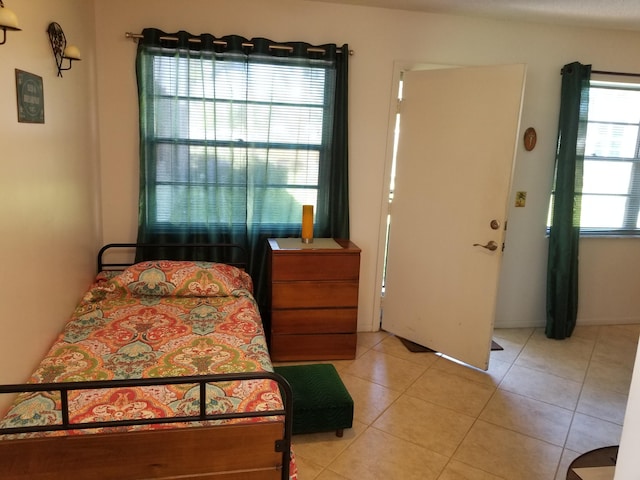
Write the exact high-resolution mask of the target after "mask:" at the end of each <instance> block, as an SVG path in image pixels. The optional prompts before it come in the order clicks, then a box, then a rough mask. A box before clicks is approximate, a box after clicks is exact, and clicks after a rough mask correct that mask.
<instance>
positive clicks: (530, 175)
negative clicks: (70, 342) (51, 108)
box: [96, 0, 640, 330]
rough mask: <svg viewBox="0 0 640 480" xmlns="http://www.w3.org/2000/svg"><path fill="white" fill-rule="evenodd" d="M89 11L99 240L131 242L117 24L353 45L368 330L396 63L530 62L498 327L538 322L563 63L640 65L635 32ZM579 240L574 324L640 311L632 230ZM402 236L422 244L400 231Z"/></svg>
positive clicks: (375, 312) (142, 3)
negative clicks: (529, 144) (523, 195)
mask: <svg viewBox="0 0 640 480" xmlns="http://www.w3.org/2000/svg"><path fill="white" fill-rule="evenodd" d="M96 19H97V20H96V32H97V58H98V62H97V63H98V65H99V69H98V80H99V89H98V93H99V102H100V106H99V111H100V139H101V141H100V145H101V151H100V155H101V158H102V181H103V184H102V189H103V192H104V195H103V203H102V205H103V219H104V223H103V228H104V240H105V241H127V240H134V239H135V232H136V201H137V175H138V167H137V161H138V160H137V151H138V150H137V149H138V144H137V134H138V133H137V107H136V82H135V73H134V59H135V50H136V47H135V44H134V43H133V42H132V41H131V40H126V39H125V38H124V33H125V32H126V31H133V32H139V31H141V30H142V28H144V27H157V28H161V29H163V30H165V31H167V32H173V31H177V30H187V31H190V32H192V33H202V32H209V33H213V34H214V35H216V36H222V35H227V34H240V35H243V36H246V37H249V38H250V37H252V36H263V37H268V38H271V39H273V40H281V41H287V40H304V41H307V42H309V43H313V44H321V43H326V42H336V43H349V46H350V48H352V49H353V50H355V55H354V56H353V57H352V58H351V61H350V142H351V143H350V145H351V147H350V158H351V166H350V176H351V199H350V201H351V219H352V220H351V232H352V240H353V241H354V242H355V243H357V244H358V245H359V246H360V247H361V248H362V249H363V255H362V270H361V292H360V316H359V322H358V323H359V328H360V330H371V329H375V328H377V323H378V319H379V288H378V285H379V280H380V265H381V260H382V249H381V245H382V233H383V223H382V220H383V219H384V216H385V214H386V212H385V211H384V207H385V198H386V189H387V182H388V180H387V179H388V175H389V158H388V152H389V150H390V149H389V143H388V140H389V138H390V135H389V125H390V111H391V110H390V109H391V106H392V102H391V98H392V93H393V89H394V84H393V79H394V69H396V68H398V66H399V65H411V64H417V63H436V64H445V65H447V64H448V65H490V64H502V63H525V64H527V65H528V74H527V86H526V93H525V99H524V110H523V116H522V126H523V127H524V128H526V127H528V126H534V127H535V128H536V129H537V131H538V145H537V147H536V149H535V150H533V151H532V152H526V151H525V150H524V148H522V147H520V149H519V150H518V152H517V166H516V170H515V175H514V186H513V191H514V192H515V191H520V190H522V191H526V192H527V193H528V196H527V205H526V207H525V208H517V209H516V208H515V207H511V208H510V217H509V229H508V233H507V250H506V251H505V254H504V263H503V276H502V281H501V286H500V294H499V299H498V308H497V311H498V316H497V325H498V326H532V325H543V324H544V321H545V281H546V278H545V275H546V273H545V272H546V261H547V260H546V254H547V240H546V238H545V221H546V215H547V205H548V196H549V191H550V185H551V177H552V171H553V159H554V148H555V142H556V131H557V130H556V128H557V116H558V104H559V101H558V97H559V91H560V68H561V66H562V65H564V64H565V63H569V62H571V61H574V60H579V61H582V62H584V63H592V64H593V65H594V68H597V69H604V70H617V71H631V72H640V56H638V55H637V52H636V46H637V45H638V44H639V43H640V33H631V32H616V31H606V30H596V29H580V28H567V27H560V26H548V25H538V24H528V23H508V22H500V21H492V20H487V19H473V18H465V17H453V16H445V15H432V14H419V13H414V12H403V11H394V10H386V9H377V8H366V7H357V6H345V5H335V4H330V3H321V2H304V1H292V0H271V1H270V2H263V1H256V0H247V1H245V2H243V3H242V6H241V7H239V6H238V3H237V2H236V1H232V0H218V1H211V0H189V1H184V2H180V4H179V5H178V4H177V3H176V2H173V1H170V0H153V1H151V0H135V1H132V0H112V1H110V2H96ZM513 198H514V194H512V200H513ZM511 203H512V204H513V201H512V202H511ZM434 234H440V233H439V232H437V231H434ZM582 243H583V249H582V256H581V262H582V267H583V269H582V273H581V294H582V296H581V301H580V313H579V315H580V320H579V322H581V323H596V322H597V323H617V322H638V321H640V313H639V312H640V296H637V295H630V294H629V293H630V292H633V291H637V289H638V286H640V285H639V284H640V279H639V277H638V275H637V266H638V264H639V263H640V241H636V240H618V239H611V240H584V241H583V242H582ZM407 248H416V249H419V248H422V247H421V245H420V242H419V241H415V240H413V239H407ZM621 259H624V261H620V260H621ZM604 287H606V288H604ZM618 301H619V303H618Z"/></svg>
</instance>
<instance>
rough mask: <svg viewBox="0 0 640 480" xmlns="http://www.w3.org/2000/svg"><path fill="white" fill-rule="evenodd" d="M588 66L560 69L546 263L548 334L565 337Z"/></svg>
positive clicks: (574, 306)
mask: <svg viewBox="0 0 640 480" xmlns="http://www.w3.org/2000/svg"><path fill="white" fill-rule="evenodd" d="M590 77H591V66H590V65H582V64H580V63H578V62H574V63H570V64H568V65H565V66H564V68H563V69H562V90H561V99H560V119H559V124H558V145H557V153H556V166H555V178H554V186H553V195H552V209H551V226H550V229H549V257H548V265H547V323H546V328H545V334H546V336H547V337H549V338H555V339H563V338H566V337H570V336H571V333H572V332H573V329H574V328H575V325H576V318H577V315H578V245H579V240H580V205H581V198H582V173H583V165H584V145H585V137H586V132H587V115H588V109H589V79H590Z"/></svg>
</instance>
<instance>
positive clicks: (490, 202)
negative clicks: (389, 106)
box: [382, 65, 525, 370]
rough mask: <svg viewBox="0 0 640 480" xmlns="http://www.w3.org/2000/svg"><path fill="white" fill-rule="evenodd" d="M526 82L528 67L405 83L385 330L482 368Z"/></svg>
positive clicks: (417, 77) (433, 75) (431, 74)
mask: <svg viewBox="0 0 640 480" xmlns="http://www.w3.org/2000/svg"><path fill="white" fill-rule="evenodd" d="M524 79H525V66H524V65H505V66H492V67H472V68H452V69H441V70H428V71H411V72H405V73H404V77H403V80H404V86H403V100H402V106H401V110H400V112H401V113H400V134H399V142H398V153H397V165H396V177H395V189H394V196H393V203H392V204H391V226H390V233H389V246H388V256H387V271H386V281H385V296H384V299H383V304H382V305H383V309H382V310H383V313H382V327H383V328H384V329H385V330H387V331H389V332H391V333H394V334H396V335H398V336H399V337H403V338H405V339H407V340H410V341H412V342H414V343H417V344H419V345H423V346H425V347H428V348H431V349H432V350H435V351H438V352H441V353H443V354H445V355H448V356H451V357H453V358H455V359H458V360H460V361H462V362H464V363H467V364H470V365H473V366H476V367H478V368H482V369H484V370H486V369H487V368H488V366H489V354H490V351H491V339H492V333H493V323H494V315H495V305H496V296H497V289H498V276H499V272H500V263H501V257H502V247H503V240H504V233H505V232H504V223H505V220H506V212H507V197H508V195H509V190H510V184H511V173H512V169H513V160H514V155H515V151H516V142H517V140H518V131H519V121H520V108H521V103H522V94H523V89H524ZM494 221H495V222H494ZM492 222H493V225H492ZM496 222H497V223H496ZM490 242H493V244H492V243H490ZM493 246H495V247H497V248H495V249H493V250H491V249H490V248H493Z"/></svg>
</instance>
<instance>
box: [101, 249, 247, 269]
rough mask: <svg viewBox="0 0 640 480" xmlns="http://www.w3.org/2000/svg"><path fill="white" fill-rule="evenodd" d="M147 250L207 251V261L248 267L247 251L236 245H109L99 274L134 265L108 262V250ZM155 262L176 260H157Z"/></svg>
mask: <svg viewBox="0 0 640 480" xmlns="http://www.w3.org/2000/svg"><path fill="white" fill-rule="evenodd" d="M145 248H166V249H170V248H175V249H194V250H196V249H207V251H208V252H212V253H211V255H212V258H210V259H207V260H208V261H212V262H219V263H226V264H228V265H233V266H234V267H238V268H241V269H243V270H246V267H247V258H248V257H247V251H246V249H245V248H244V247H243V246H242V245H238V244H236V243H109V244H107V245H105V246H104V247H102V248H101V249H100V251H99V252H98V259H97V260H98V265H97V266H98V273H99V272H102V271H103V270H122V269H124V268H126V267H128V266H130V265H133V263H134V262H133V261H131V262H124V263H122V262H107V261H105V260H104V258H103V257H104V256H105V253H106V252H107V251H108V250H116V249H123V250H124V249H135V250H136V251H139V249H145ZM155 260H174V259H172V258H157V259H155Z"/></svg>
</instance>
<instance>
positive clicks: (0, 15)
mask: <svg viewBox="0 0 640 480" xmlns="http://www.w3.org/2000/svg"><path fill="white" fill-rule="evenodd" d="M0 30H2V34H3V35H2V41H1V42H0V45H4V44H5V43H6V42H7V30H11V31H13V32H19V31H20V30H22V29H21V28H20V27H19V26H18V17H16V14H15V13H13V10H10V9H8V8H6V7H5V6H4V3H2V0H0Z"/></svg>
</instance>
